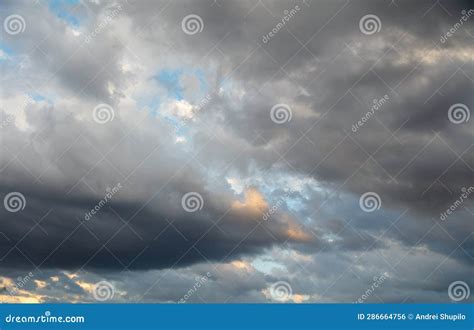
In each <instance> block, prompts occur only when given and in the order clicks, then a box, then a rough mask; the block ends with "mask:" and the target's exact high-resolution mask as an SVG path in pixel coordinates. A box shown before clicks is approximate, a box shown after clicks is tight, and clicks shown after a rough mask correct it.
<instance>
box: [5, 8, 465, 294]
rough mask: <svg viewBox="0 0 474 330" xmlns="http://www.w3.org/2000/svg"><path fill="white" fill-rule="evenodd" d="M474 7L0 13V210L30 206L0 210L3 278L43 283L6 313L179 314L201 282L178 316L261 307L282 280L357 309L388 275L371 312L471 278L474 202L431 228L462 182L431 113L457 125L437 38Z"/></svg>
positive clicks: (460, 129)
mask: <svg viewBox="0 0 474 330" xmlns="http://www.w3.org/2000/svg"><path fill="white" fill-rule="evenodd" d="M295 5H298V6H299V8H300V10H298V11H297V12H294V13H293V14H292V15H291V17H289V16H288V14H289V12H290V11H291V9H292V8H294V7H295ZM469 5H470V3H469V2H468V1H450V2H449V3H448V2H436V3H434V2H433V4H428V5H427V4H426V3H413V2H410V1H402V0H398V1H396V3H388V2H387V3H385V2H372V1H364V2H358V3H352V2H349V1H332V2H330V3H329V2H320V1H312V2H304V3H303V2H298V3H292V2H273V3H266V2H220V1H217V2H212V1H210V2H206V1H202V2H195V1H189V2H187V3H186V5H183V4H182V3H179V4H178V3H174V2H161V1H156V2H153V3H152V2H143V1H134V0H128V1H114V2H107V3H105V2H99V1H81V2H77V3H72V4H71V5H68V6H64V7H61V6H59V7H58V6H55V5H54V4H53V5H48V4H46V3H38V4H35V5H28V4H27V3H26V2H24V1H4V2H2V4H1V5H0V7H1V8H2V12H4V13H5V15H4V17H3V16H2V19H5V18H6V16H8V15H11V14H18V15H21V16H22V17H23V18H24V20H25V24H26V26H25V30H24V31H23V32H21V33H19V34H8V33H4V36H5V38H4V40H3V41H2V43H1V44H0V50H1V53H0V54H2V56H1V59H0V66H1V68H2V76H3V77H4V79H3V80H2V93H1V101H2V107H1V111H0V114H1V117H0V119H1V120H2V124H1V125H0V127H1V128H0V133H1V135H0V136H1V149H2V153H1V157H0V171H1V179H0V196H2V198H3V197H5V196H6V195H7V194H8V193H10V192H19V193H21V194H22V195H23V196H24V197H25V201H26V205H25V207H24V209H23V210H22V211H21V212H9V211H8V210H7V209H5V208H0V217H1V219H2V221H1V224H0V232H1V235H0V261H1V264H2V265H3V266H4V268H5V269H6V270H5V271H4V272H3V273H4V274H0V275H2V276H4V282H2V283H4V284H3V285H4V286H8V285H10V286H11V284H12V283H11V281H12V279H13V278H14V277H15V276H18V275H17V274H20V275H21V274H23V273H24V272H25V271H27V272H28V271H30V270H34V271H35V274H37V273H38V272H39V271H44V272H45V274H42V275H41V276H40V275H39V274H38V277H37V278H36V277H35V281H32V282H31V284H30V285H31V288H29V289H28V291H24V292H23V291H22V292H20V293H19V294H18V296H15V297H6V296H5V297H3V299H7V298H8V299H15V300H18V301H20V300H21V301H26V300H28V301H33V300H35V301H42V302H43V301H89V300H90V299H92V298H91V290H92V289H91V288H92V287H93V284H94V283H96V282H98V281H100V280H101V279H103V278H106V279H107V280H109V281H110V282H111V283H113V285H114V286H116V288H117V295H116V296H115V299H117V301H150V302H152V301H161V302H171V301H179V299H181V297H182V296H183V295H184V294H185V293H186V292H187V291H183V290H177V288H190V287H192V286H193V283H194V278H195V277H196V276H202V274H206V273H207V271H208V270H209V269H213V270H214V272H211V273H213V275H214V276H212V278H211V279H210V280H209V282H208V283H207V285H204V287H203V288H201V289H200V290H199V291H198V292H197V294H193V295H192V297H191V298H190V301H193V302H202V301H212V302H223V301H230V302H266V301H269V300H271V295H269V292H270V291H269V290H270V288H271V285H272V284H273V283H275V282H278V281H285V282H288V283H289V284H290V285H291V289H292V292H293V294H294V295H293V296H292V297H291V298H288V301H293V302H305V301H328V302H329V301H330V302H335V301H344V302H347V301H354V300H356V299H357V297H358V296H359V295H361V294H362V293H363V292H365V290H366V288H367V287H368V286H370V283H371V281H373V277H374V276H380V275H381V274H383V273H385V272H387V274H388V276H387V279H386V280H385V281H384V284H383V287H384V288H385V289H381V290H379V291H378V292H377V293H376V295H374V296H371V297H370V298H369V300H370V301H380V300H382V301H387V302H388V301H397V302H400V301H411V300H410V299H412V300H413V301H416V302H422V301H446V299H448V298H447V297H446V295H443V290H445V287H447V286H448V285H449V283H448V282H447V280H448V279H449V280H453V281H454V280H457V279H463V280H467V279H469V278H472V258H473V256H474V244H473V240H472V234H473V230H474V225H473V223H472V221H471V220H472V212H473V210H474V208H473V202H472V198H467V199H463V202H462V206H461V207H459V208H457V210H456V212H455V213H453V214H452V215H451V216H450V217H448V218H447V219H446V220H441V219H440V214H441V213H442V212H445V211H446V210H447V209H449V208H450V207H451V205H452V204H453V203H454V202H455V201H456V200H457V199H459V198H460V196H461V195H462V194H463V191H464V190H463V188H466V189H467V188H469V187H471V186H473V185H474V184H473V182H472V177H473V176H472V174H473V169H474V159H473V157H472V147H473V144H472V119H471V120H466V121H465V122H462V123H455V122H453V121H452V120H450V118H449V114H448V112H449V109H450V107H451V106H452V105H453V104H459V103H460V104H463V105H465V106H466V108H467V109H468V111H469V112H470V111H472V108H473V107H474V102H473V101H474V99H473V97H472V93H471V90H472V87H473V86H472V85H473V82H474V81H473V79H474V73H473V70H472V66H473V59H472V56H470V55H471V54H472V52H473V51H474V50H473V48H472V45H471V44H472V42H471V40H472V35H474V28H473V25H472V24H467V23H466V24H464V25H463V26H462V28H461V29H458V30H457V31H456V33H455V34H454V35H453V36H452V37H450V38H449V39H448V40H447V41H446V42H444V43H443V42H440V36H443V35H445V34H446V32H447V31H449V30H450V28H451V27H452V26H453V25H454V24H456V22H458V21H459V19H460V18H461V17H462V15H463V14H462V12H461V11H462V10H468V9H469ZM367 14H372V15H376V16H377V17H378V19H379V20H380V26H379V27H380V29H379V31H378V32H376V33H373V34H367V33H364V31H361V28H360V26H359V23H360V20H361V18H362V17H364V16H365V15H367ZM188 15H198V16H199V18H200V19H201V20H202V26H201V27H202V29H199V30H198V31H197V33H195V34H190V33H186V31H183V28H182V20H183V19H184V18H185V17H186V16H188ZM37 17H43V18H44V19H42V20H37V19H35V18H37ZM285 17H286V19H285ZM471 19H472V18H471ZM282 20H283V21H284V22H285V24H284V27H281V26H280V27H279V28H278V29H277V30H278V31H276V32H275V33H274V32H272V33H274V35H273V36H272V37H271V38H269V39H268V41H267V42H264V41H263V40H262V38H263V37H264V36H266V35H267V34H268V33H269V32H270V31H273V29H274V27H275V26H277V24H278V23H279V22H282ZM5 54H6V55H5ZM381 99H383V100H384V102H382V103H381V102H380V100H381ZM100 104H105V105H106V108H107V110H108V111H109V112H110V113H109V115H110V117H109V119H110V120H108V121H107V122H105V123H104V122H102V123H101V122H100V120H99V121H98V120H97V118H96V117H94V115H93V114H94V109H95V108H96V107H97V106H98V105H100ZM277 104H284V105H285V109H287V111H289V114H290V116H289V117H288V120H286V121H285V122H284V123H275V121H272V119H271V109H272V108H273V107H274V106H275V105H277ZM354 125H357V130H354V128H353V127H354ZM114 189H115V190H116V191H115V190H114ZM112 192H113V193H112ZM190 192H192V193H194V194H197V195H198V196H200V201H199V202H200V203H201V205H200V207H199V208H198V210H197V211H194V212H189V210H186V209H183V207H182V198H183V196H184V195H185V194H187V193H190ZM366 192H374V193H376V194H377V195H378V196H380V200H381V208H380V209H379V210H377V211H376V212H373V213H367V212H364V210H361V208H360V207H359V198H360V196H361V195H362V194H364V193H366ZM267 213H268V215H267V216H265V215H266V214H267ZM387 260H395V261H396V262H397V264H396V265H391V266H388V265H387V264H386V262H387ZM440 260H445V261H443V262H441V261H440ZM440 262H441V263H440ZM371 264H373V265H376V266H377V267H375V266H373V267H372V266H370V265H371ZM414 265H416V266H414ZM409 267H413V268H414V270H411V268H409ZM454 269H457V270H454ZM382 270H383V272H382ZM214 273H215V274H214ZM441 273H445V274H446V276H445V277H443V276H441V275H440V274H441ZM68 274H69V275H68ZM70 274H74V275H73V276H71V275H70ZM131 274H134V275H133V276H132V275H131ZM301 274H303V275H301ZM336 275H337V277H338V279H337V283H333V282H332V281H329V280H325V279H324V278H332V277H334V276H336ZM134 276H140V279H141V280H140V281H136V280H133V279H132V278H134ZM419 278H424V279H425V280H424V281H423V282H420V280H419ZM157 279H159V280H158V281H159V282H160V283H161V281H163V283H164V284H165V285H159V286H157V284H156V281H157ZM390 290H392V291H390ZM394 290H395V291H394ZM181 291H183V292H181ZM393 292H400V294H399V295H396V294H394V293H393ZM178 293H179V294H178ZM25 299H26V300H25ZM406 299H408V300H406Z"/></svg>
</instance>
